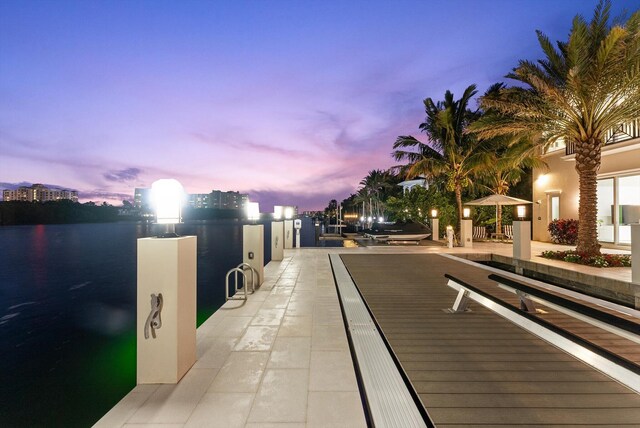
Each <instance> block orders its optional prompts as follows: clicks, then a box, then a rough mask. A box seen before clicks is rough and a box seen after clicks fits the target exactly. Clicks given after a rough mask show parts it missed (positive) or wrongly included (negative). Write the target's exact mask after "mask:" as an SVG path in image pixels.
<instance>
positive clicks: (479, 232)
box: [473, 226, 487, 241]
mask: <svg viewBox="0 0 640 428" xmlns="http://www.w3.org/2000/svg"><path fill="white" fill-rule="evenodd" d="M485 239H487V228H486V227H484V226H473V240H474V241H483V240H485Z"/></svg>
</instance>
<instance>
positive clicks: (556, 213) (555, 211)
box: [549, 195, 560, 221]
mask: <svg viewBox="0 0 640 428" xmlns="http://www.w3.org/2000/svg"><path fill="white" fill-rule="evenodd" d="M550 199H551V202H550V204H549V206H550V207H551V221H553V220H558V219H559V218H560V195H554V196H551V197H550Z"/></svg>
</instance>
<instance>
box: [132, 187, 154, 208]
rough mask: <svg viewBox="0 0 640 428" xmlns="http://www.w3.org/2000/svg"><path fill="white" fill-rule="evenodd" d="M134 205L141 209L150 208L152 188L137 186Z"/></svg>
mask: <svg viewBox="0 0 640 428" xmlns="http://www.w3.org/2000/svg"><path fill="white" fill-rule="evenodd" d="M133 206H134V207H135V208H137V209H139V210H150V209H151V189H147V188H144V187H136V190H135V191H134V193H133Z"/></svg>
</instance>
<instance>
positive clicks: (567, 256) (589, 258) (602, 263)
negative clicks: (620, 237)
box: [542, 250, 631, 268]
mask: <svg viewBox="0 0 640 428" xmlns="http://www.w3.org/2000/svg"><path fill="white" fill-rule="evenodd" d="M542 257H544V258H546V259H553V260H564V261H565V262H571V263H579V264H581V265H587V266H594V267H600V268H603V267H630V266H631V256H630V255H628V254H600V255H597V256H593V255H589V254H586V253H578V252H576V251H573V250H569V251H543V252H542Z"/></svg>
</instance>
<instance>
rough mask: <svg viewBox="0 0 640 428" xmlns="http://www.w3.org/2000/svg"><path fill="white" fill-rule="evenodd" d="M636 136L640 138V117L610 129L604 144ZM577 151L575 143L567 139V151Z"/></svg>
mask: <svg viewBox="0 0 640 428" xmlns="http://www.w3.org/2000/svg"><path fill="white" fill-rule="evenodd" d="M634 138H640V118H639V119H636V120H632V121H631V122H627V123H622V124H620V125H618V126H616V127H615V128H612V129H610V130H609V131H607V133H606V134H605V136H604V144H605V145H611V144H615V143H620V142H622V141H629V140H632V139H634ZM575 152H576V147H575V143H574V142H573V141H567V142H566V146H565V153H566V154H567V155H572V154H574V153H575Z"/></svg>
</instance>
